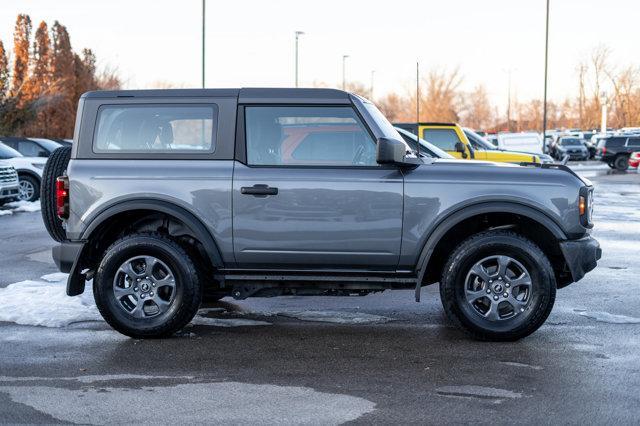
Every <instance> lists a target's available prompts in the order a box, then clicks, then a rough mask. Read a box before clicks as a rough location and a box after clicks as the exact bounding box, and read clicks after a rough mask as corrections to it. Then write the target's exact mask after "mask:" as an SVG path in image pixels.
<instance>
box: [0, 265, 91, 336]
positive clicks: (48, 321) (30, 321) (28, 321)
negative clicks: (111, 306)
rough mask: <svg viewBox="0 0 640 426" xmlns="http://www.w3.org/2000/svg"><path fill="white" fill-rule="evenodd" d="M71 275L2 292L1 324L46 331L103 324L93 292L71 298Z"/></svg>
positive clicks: (29, 282) (17, 285) (47, 277)
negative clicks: (69, 286)
mask: <svg viewBox="0 0 640 426" xmlns="http://www.w3.org/2000/svg"><path fill="white" fill-rule="evenodd" d="M66 283H67V274H58V273H56V274H49V275H45V276H43V277H42V278H41V280H26V281H21V282H18V283H15V284H9V285H8V286H7V287H5V288H2V289H0V307H1V309H0V321H8V322H15V323H16V324H21V325H38V326H43V327H66V326H69V325H70V324H72V323H76V322H82V321H102V317H101V316H100V313H99V312H98V309H97V308H96V306H95V304H94V302H93V295H92V293H91V292H90V291H85V292H84V293H83V294H82V295H80V296H74V297H69V296H67V293H66Z"/></svg>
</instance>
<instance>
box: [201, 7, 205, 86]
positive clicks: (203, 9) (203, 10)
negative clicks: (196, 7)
mask: <svg viewBox="0 0 640 426" xmlns="http://www.w3.org/2000/svg"><path fill="white" fill-rule="evenodd" d="M204 3H205V0H202V88H203V89H204V13H205V5H204Z"/></svg>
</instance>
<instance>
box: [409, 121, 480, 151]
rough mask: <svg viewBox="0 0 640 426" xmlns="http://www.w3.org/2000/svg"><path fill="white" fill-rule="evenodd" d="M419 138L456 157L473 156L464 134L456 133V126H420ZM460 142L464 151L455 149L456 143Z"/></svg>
mask: <svg viewBox="0 0 640 426" xmlns="http://www.w3.org/2000/svg"><path fill="white" fill-rule="evenodd" d="M420 133H421V136H420V137H421V138H422V139H424V140H426V141H427V142H431V143H432V144H434V145H435V146H437V147H438V148H440V149H441V150H443V151H445V152H446V153H447V154H450V155H452V156H454V157H456V158H465V159H469V158H473V152H472V151H471V150H470V148H469V144H468V143H467V141H466V138H464V135H461V134H459V133H458V129H457V128H456V126H438V127H428V126H420ZM457 143H462V144H463V146H464V153H462V152H458V151H457V150H456V144H457Z"/></svg>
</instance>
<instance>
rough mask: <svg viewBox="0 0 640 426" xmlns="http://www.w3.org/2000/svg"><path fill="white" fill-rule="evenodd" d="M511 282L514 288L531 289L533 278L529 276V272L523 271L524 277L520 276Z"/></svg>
mask: <svg viewBox="0 0 640 426" xmlns="http://www.w3.org/2000/svg"><path fill="white" fill-rule="evenodd" d="M510 282H511V285H512V286H513V287H517V286H525V287H531V277H530V276H529V273H528V272H527V271H522V275H520V276H519V277H518V278H514V279H512V280H510Z"/></svg>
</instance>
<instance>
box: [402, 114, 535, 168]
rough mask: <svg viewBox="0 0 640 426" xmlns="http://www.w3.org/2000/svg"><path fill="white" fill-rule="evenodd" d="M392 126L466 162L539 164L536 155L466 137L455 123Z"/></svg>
mask: <svg viewBox="0 0 640 426" xmlns="http://www.w3.org/2000/svg"><path fill="white" fill-rule="evenodd" d="M394 126H398V127H400V128H403V129H406V130H408V131H410V132H412V133H414V134H417V135H419V136H420V137H421V138H422V139H424V140H426V141H428V142H431V143H432V144H434V145H435V146H437V147H438V148H440V149H442V150H443V151H446V152H447V153H448V154H451V155H452V156H454V157H456V158H464V159H467V160H485V161H496V162H499V163H523V162H524V163H540V162H541V160H540V157H539V156H538V155H536V154H530V153H526V152H516V151H504V150H500V149H498V148H496V147H494V146H493V145H491V144H490V143H489V142H486V141H485V140H484V139H482V138H481V137H479V136H478V137H477V138H475V137H473V138H472V140H470V139H469V137H467V132H470V131H467V132H465V129H463V128H462V127H460V125H458V124H457V123H417V124H416V123H397V124H394Z"/></svg>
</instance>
